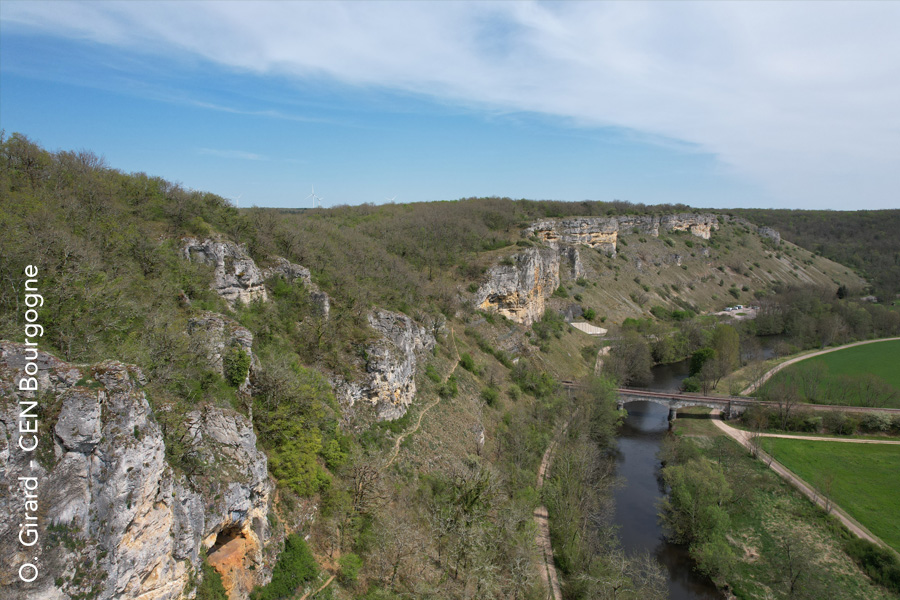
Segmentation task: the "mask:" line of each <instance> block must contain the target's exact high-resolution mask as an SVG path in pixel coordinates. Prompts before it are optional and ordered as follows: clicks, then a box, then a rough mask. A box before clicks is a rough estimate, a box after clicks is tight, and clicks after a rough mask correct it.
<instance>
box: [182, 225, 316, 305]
mask: <svg viewBox="0 0 900 600" xmlns="http://www.w3.org/2000/svg"><path fill="white" fill-rule="evenodd" d="M182 253H183V255H184V258H186V259H187V260H192V261H199V262H202V263H204V264H208V265H212V266H213V267H215V274H214V279H213V289H214V290H215V291H216V293H217V294H219V295H220V296H222V297H223V298H224V299H225V300H227V301H228V303H229V304H231V305H232V306H234V305H235V303H236V302H242V303H244V304H247V303H249V302H253V301H254V300H262V301H266V300H268V297H269V296H268V292H267V291H266V287H265V285H264V282H265V281H266V280H267V279H269V278H271V277H276V276H281V277H284V278H285V280H287V281H288V283H294V282H295V281H297V280H298V279H299V280H300V281H302V282H303V285H304V286H306V287H307V289H309V297H310V299H311V300H312V302H313V304H315V305H316V306H317V307H318V309H319V311H320V312H321V313H322V314H323V315H325V317H328V315H329V313H330V311H331V298H330V297H329V296H328V294H326V293H325V292H323V291H321V290H320V289H319V288H318V286H316V284H314V283H313V282H312V277H311V275H310V272H309V269H307V268H306V267H304V266H302V265H298V264H295V263H292V262H290V261H289V260H287V259H286V258H283V257H281V256H276V257H275V258H274V259H273V264H272V266H270V267H268V268H266V269H260V268H259V267H258V266H257V265H256V262H255V261H254V260H253V259H252V258H250V255H249V254H247V252H246V250H245V249H244V247H243V246H240V245H238V244H235V243H234V242H229V241H219V240H214V239H205V240H197V239H195V238H185V239H184V240H182Z"/></svg>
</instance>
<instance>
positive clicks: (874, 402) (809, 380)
mask: <svg viewBox="0 0 900 600" xmlns="http://www.w3.org/2000/svg"><path fill="white" fill-rule="evenodd" d="M778 386H788V387H791V388H793V389H795V390H796V391H797V392H798V393H799V394H800V396H801V397H802V398H803V399H804V400H805V401H807V402H811V403H816V404H841V405H847V406H877V407H891V408H900V340H891V341H885V342H876V343H872V344H864V345H862V346H854V347H853V348H846V349H844V350H838V351H837V352H830V353H828V354H823V355H821V356H816V357H815V358H810V359H807V360H803V361H800V362H798V363H796V364H793V365H791V366H790V367H787V368H786V369H784V370H782V371H780V372H778V373H777V374H776V375H775V376H773V377H772V379H770V380H769V381H768V382H767V383H766V385H764V386H763V388H762V390H761V391H760V396H765V395H766V394H767V393H771V392H772V391H773V390H774V389H775V388H776V387H778Z"/></svg>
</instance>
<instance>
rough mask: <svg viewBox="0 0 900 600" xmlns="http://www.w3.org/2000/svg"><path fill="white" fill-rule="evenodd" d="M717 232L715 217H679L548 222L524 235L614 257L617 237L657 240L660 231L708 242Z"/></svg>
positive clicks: (598, 218)
mask: <svg viewBox="0 0 900 600" xmlns="http://www.w3.org/2000/svg"><path fill="white" fill-rule="evenodd" d="M718 228H719V221H718V219H717V217H716V215H714V214H711V213H705V214H691V213H681V214H675V215H662V216H659V215H646V216H622V217H573V218H569V219H560V220H554V219H548V220H544V221H538V222H536V223H532V224H531V226H529V227H528V228H526V229H525V233H526V234H527V235H534V236H537V238H538V239H540V240H542V241H544V242H547V243H549V244H551V245H554V244H558V243H565V244H580V245H586V246H590V247H591V248H597V249H599V250H602V251H604V252H606V253H608V254H610V255H615V253H616V242H617V241H618V236H619V234H620V233H625V232H627V233H632V232H637V233H643V234H647V235H651V236H653V237H657V236H659V232H660V230H662V231H664V232H668V231H688V232H690V233H691V235H695V236H697V237H701V238H703V239H705V240H708V239H709V237H710V233H711V232H712V231H713V230H714V229H718Z"/></svg>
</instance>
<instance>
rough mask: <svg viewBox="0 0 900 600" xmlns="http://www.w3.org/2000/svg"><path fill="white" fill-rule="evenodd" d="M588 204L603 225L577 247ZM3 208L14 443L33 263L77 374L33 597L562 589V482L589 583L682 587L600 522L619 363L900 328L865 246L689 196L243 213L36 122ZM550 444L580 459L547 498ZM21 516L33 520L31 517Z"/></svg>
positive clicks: (580, 581)
mask: <svg viewBox="0 0 900 600" xmlns="http://www.w3.org/2000/svg"><path fill="white" fill-rule="evenodd" d="M575 216H577V217H586V218H588V219H587V220H586V221H579V220H577V219H576V220H575V221H574V222H573V223H575V225H572V224H571V223H569V224H566V223H568V222H567V221H566V220H565V219H563V218H564V217H575ZM538 221H540V222H541V226H540V227H535V225H534V224H535V222H538ZM570 225H571V227H572V228H574V229H577V228H580V229H577V235H581V234H582V233H583V234H584V241H583V242H582V241H577V240H576V241H575V242H567V241H565V239H562V238H560V237H557V238H554V236H555V235H557V234H559V232H560V231H562V232H563V234H564V233H565V227H569V226H570ZM576 225H577V228H576ZM776 227H777V226H776ZM0 228H2V230H3V231H4V235H3V236H2V237H0V256H2V261H0V282H2V284H0V339H2V340H5V341H3V345H2V352H0V374H2V375H3V381H2V383H3V386H2V387H0V425H2V426H3V427H4V432H5V436H4V441H6V442H7V443H8V446H7V448H10V449H12V448H14V446H15V444H14V437H15V436H16V435H20V432H17V429H16V425H15V422H16V410H17V409H16V402H17V399H18V398H20V396H19V395H18V394H19V392H18V391H17V390H16V389H15V386H13V378H14V377H16V376H18V375H16V373H17V369H18V368H19V366H20V365H21V364H22V362H23V361H24V360H25V358H24V357H25V355H26V350H25V347H24V345H23V343H22V342H24V335H23V313H24V308H25V307H24V305H23V285H24V279H25V276H24V275H23V274H24V273H25V269H26V266H27V265H34V266H36V267H37V269H38V277H37V280H38V286H39V289H40V293H41V294H42V296H43V299H44V302H43V305H42V306H41V307H40V308H39V316H40V323H41V324H42V325H43V328H44V335H43V336H42V337H41V338H40V346H39V348H40V350H41V356H40V362H41V369H42V377H43V379H42V381H45V382H46V383H47V384H48V385H52V386H54V387H53V388H52V389H50V390H48V391H49V392H50V393H47V394H45V395H43V396H41V397H40V404H41V407H40V411H41V412H40V415H41V416H40V423H41V424H40V427H41V430H40V431H41V438H40V443H41V447H40V450H39V455H40V460H39V461H38V466H36V467H33V468H35V469H38V471H37V472H38V474H39V476H40V477H41V478H42V479H41V480H42V481H47V482H50V483H49V484H48V489H53V490H55V491H54V493H55V494H57V495H56V496H54V497H53V498H54V500H53V501H52V502H51V500H49V499H48V500H47V505H48V506H47V507H46V510H47V511H48V512H47V515H49V516H48V517H47V518H48V519H56V521H54V522H53V523H45V524H43V525H42V526H43V527H44V530H42V535H45V537H46V538H47V539H48V540H50V542H48V543H47V545H46V547H44V549H43V550H42V552H43V553H44V554H43V555H42V560H45V561H47V563H48V564H50V565H52V566H53V569H52V570H50V571H48V572H51V573H53V576H50V575H45V576H43V577H42V578H41V579H39V580H38V581H37V582H36V583H35V586H43V587H27V586H23V585H20V584H18V583H17V584H16V585H17V586H18V587H15V589H14V592H15V593H17V594H20V595H19V596H16V597H23V598H31V597H50V594H53V595H54V597H60V598H100V599H103V600H105V599H107V598H119V597H138V596H139V595H140V594H144V596H143V597H154V598H161V599H169V598H172V599H175V598H180V597H190V596H191V594H196V596H197V597H198V598H204V599H207V598H217V599H221V598H223V597H225V594H228V595H230V597H231V598H232V599H236V598H241V599H243V598H257V599H260V600H263V599H264V600H275V599H280V598H294V597H300V596H301V595H302V594H303V593H305V592H311V591H313V590H314V589H318V588H319V587H321V586H328V587H326V588H325V590H324V591H323V592H321V593H320V594H321V595H316V596H315V597H317V598H319V597H326V598H327V597H334V598H366V599H369V600H376V599H379V600H393V599H399V598H509V599H522V598H541V597H544V593H545V592H544V584H543V583H542V582H541V579H540V575H539V569H538V567H537V565H539V564H540V562H541V557H540V553H539V551H538V548H537V546H536V544H535V533H536V530H535V524H534V518H533V511H534V510H535V509H536V508H537V507H538V506H540V505H541V503H542V502H543V503H545V504H546V505H547V506H548V508H549V509H550V511H551V516H554V515H555V523H554V525H553V528H552V529H551V533H552V535H553V536H554V543H558V544H559V545H558V546H557V547H558V548H559V550H558V555H557V558H556V560H557V562H558V563H559V566H560V568H561V569H562V572H563V574H564V576H565V581H564V583H563V589H564V593H565V597H566V598H597V597H603V596H602V595H603V594H607V593H608V592H609V591H610V590H609V589H608V588H609V585H608V582H609V581H615V582H616V583H615V586H616V587H615V593H616V594H617V597H619V598H623V597H630V598H644V599H647V600H650V599H652V598H656V597H663V595H664V593H665V592H664V590H662V589H661V588H660V586H659V578H658V577H657V574H658V573H657V570H658V566H656V563H655V562H654V561H653V560H651V559H650V558H649V557H634V556H626V555H625V554H624V553H623V552H621V550H620V549H619V548H618V547H617V542H616V538H615V535H614V528H613V523H611V522H609V521H608V520H607V521H605V522H604V523H605V525H604V527H603V528H601V529H596V528H595V526H596V524H597V523H598V522H600V520H601V516H602V515H601V513H602V512H603V510H602V507H604V506H607V505H608V501H609V494H610V493H611V489H612V487H611V486H612V485H613V482H614V477H612V476H611V475H610V471H609V469H611V468H612V467H611V466H610V465H611V464H612V462H611V458H610V457H611V456H612V455H613V454H614V446H615V441H614V438H615V430H616V426H617V423H618V422H619V420H620V418H621V414H620V413H619V412H618V411H616V409H615V402H614V389H615V385H617V384H620V383H625V382H628V381H630V380H632V379H635V380H636V378H639V377H642V376H645V375H646V373H647V372H648V371H649V367H650V365H651V364H652V363H653V362H671V361H675V360H680V359H683V358H686V357H688V356H691V355H692V354H695V353H697V352H698V351H701V352H703V353H704V356H706V357H707V359H710V363H709V364H710V365H713V364H715V365H717V366H716V369H719V370H717V371H712V370H710V369H707V372H703V373H700V379H701V380H704V379H703V378H704V377H706V374H709V377H711V378H715V379H716V381H718V379H720V378H721V377H722V376H723V375H724V374H725V372H726V371H728V372H730V371H731V370H733V369H734V368H736V367H737V366H738V363H741V362H747V361H750V360H753V359H754V358H755V357H754V356H753V354H754V349H757V350H758V344H757V345H756V346H754V342H752V341H750V342H748V341H747V340H753V339H755V334H756V333H766V334H782V333H783V334H786V336H787V338H788V340H789V342H790V343H794V344H797V345H798V346H803V347H806V346H813V345H819V344H821V345H825V344H827V343H832V342H834V341H838V340H840V341H843V340H849V339H860V338H866V337H872V336H875V335H885V334H890V333H892V332H893V333H896V331H897V330H898V329H900V318H898V317H897V313H896V312H895V311H891V310H890V309H889V308H887V307H885V306H881V305H878V306H871V305H869V304H868V303H859V302H857V301H856V298H853V296H854V295H855V294H856V293H857V292H859V291H860V290H862V289H863V287H864V286H865V283H866V282H865V281H864V280H862V279H860V278H859V277H858V276H856V275H855V274H854V273H852V272H851V271H850V270H849V269H848V268H846V267H844V266H843V265H841V264H837V263H835V262H832V261H830V260H828V259H826V258H823V257H821V256H815V255H814V254H813V253H811V252H809V251H808V250H805V249H803V248H801V247H799V246H797V245H794V244H791V243H784V242H781V241H779V240H778V239H777V235H775V233H773V232H768V231H765V230H760V229H758V228H755V227H753V226H752V225H751V224H750V223H747V222H745V221H742V220H739V219H733V218H730V217H728V216H727V215H726V214H724V213H711V212H700V211H696V210H693V209H691V208H689V207H686V206H681V205H677V206H652V207H648V206H642V205H633V204H628V203H620V202H610V203H605V202H585V203H577V204H572V203H562V202H533V201H527V200H518V201H514V200H511V199H508V198H481V199H475V198H472V199H464V200H459V201H452V202H435V203H417V204H405V205H393V204H389V205H382V206H373V205H362V206H342V207H336V208H332V209H317V210H278V209H263V208H251V209H244V210H238V209H236V208H235V207H234V206H232V205H231V204H230V203H229V202H228V201H227V200H226V199H223V198H221V197H219V196H216V195H214V194H209V193H204V192H198V191H194V190H186V189H183V188H182V187H180V186H178V185H175V184H172V183H170V182H167V181H165V180H164V179H162V178H160V177H154V176H149V175H146V174H143V173H133V174H125V173H122V172H120V171H117V170H115V169H113V168H110V167H109V166H107V165H106V164H105V163H104V161H103V160H102V159H100V158H98V157H97V156H96V155H94V154H92V153H91V152H89V151H76V152H69V151H59V152H48V151H46V150H44V149H42V148H40V147H39V146H37V145H36V144H34V143H32V142H31V141H29V140H28V139H27V138H26V137H25V136H22V135H19V134H13V135H12V136H10V137H8V138H7V137H2V138H0ZM554 228H556V229H554ZM557 229H558V230H559V231H557ZM563 234H559V235H560V236H562V235H563ZM565 235H570V234H565ZM571 235H575V234H571ZM573 239H574V238H573ZM577 239H578V240H580V239H581V238H577ZM560 240H562V241H560ZM838 290H842V295H844V296H848V297H846V298H838V297H837V291H838ZM738 303H740V304H742V305H744V306H747V305H750V304H759V305H760V306H761V311H762V316H763V319H762V320H761V323H763V324H764V325H765V328H764V331H761V332H757V331H756V329H755V326H754V325H752V323H754V322H753V321H749V322H744V324H743V325H742V324H741V322H739V321H738V320H732V317H730V316H725V317H722V316H717V315H715V314H712V313H714V312H715V311H720V310H722V309H724V308H725V307H726V306H729V305H734V304H738ZM792 303H793V304H796V305H798V306H794V307H793V308H792V307H791V304H792ZM801 304H802V306H800V305H801ZM734 315H735V316H736V315H737V313H734ZM572 320H577V321H582V322H586V323H590V324H593V325H594V326H595V327H602V328H605V329H609V332H608V333H609V336H608V337H609V338H611V341H610V342H609V343H608V342H607V341H604V340H601V339H599V338H597V337H592V336H589V335H587V334H586V333H583V332H582V331H579V330H576V329H575V328H573V327H571V326H570V325H569V323H568V322H569V321H572ZM747 323H750V324H747ZM607 345H611V349H608V348H607V349H603V347H604V346H607ZM607 351H609V352H610V354H609V357H608V358H606V359H605V360H606V363H607V364H606V367H605V370H604V371H603V372H602V377H597V376H596V370H597V369H598V367H599V364H600V363H602V362H603V358H604V356H605V354H603V353H605V352H607ZM598 358H599V359H601V360H600V361H598ZM720 367H721V368H720ZM576 378H577V379H580V380H581V381H582V383H583V384H584V387H582V388H580V389H579V391H571V390H570V391H566V390H565V389H564V388H563V387H562V386H561V384H560V381H561V380H563V379H576ZM704 381H705V380H704ZM704 385H705V384H704ZM134 414H138V416H139V417H140V418H135V417H134ZM573 415H576V418H575V419H573V418H572V417H573ZM569 421H571V422H572V423H573V424H572V426H571V427H570V428H569V429H568V430H567V431H568V433H567V434H566V436H562V433H561V432H562V431H563V424H564V423H565V422H569ZM554 436H557V437H560V436H562V437H565V440H563V442H564V443H562V444H561V446H560V447H561V450H560V452H561V454H562V455H563V456H564V457H566V465H567V468H568V470H563V471H559V472H555V473H553V475H552V477H551V478H550V479H548V488H547V491H546V492H543V493H542V494H541V493H538V491H537V490H536V485H537V484H536V481H537V473H538V467H539V465H540V462H541V458H542V456H543V455H544V453H545V451H546V449H547V447H548V444H549V443H550V441H551V440H552V439H553V438H554ZM0 456H2V457H3V460H4V461H6V463H4V468H6V470H7V471H8V472H10V473H13V472H16V473H18V472H23V471H22V470H23V469H26V468H29V467H28V466H27V465H28V462H27V460H26V459H25V458H23V457H22V456H21V455H20V454H16V453H15V452H6V453H0ZM74 464H77V465H82V467H79V468H83V469H84V473H83V474H82V473H81V471H78V470H77V469H76V468H75V467H73V466H72V465H74ZM86 465H93V466H91V467H90V469H94V470H90V469H88V467H87V466H86ZM97 465H101V466H102V467H103V468H109V471H108V472H106V471H104V472H103V476H102V478H101V477H100V475H97V473H98V472H99V471H97V469H100V468H101V467H100V466H97ZM140 465H143V468H135V467H136V466H138V467H139V466H140ZM129 467H130V468H129ZM148 474H149V475H148ZM151 475H152V476H151ZM92 477H93V478H95V479H91V478H92ZM84 481H90V482H91V483H90V485H88V484H84V483H83V482H84ZM84 486H87V487H84ZM91 486H93V487H91ZM60 490H61V491H60ZM104 490H117V491H116V494H115V495H114V497H111V498H107V497H106V496H104V495H103V494H106V493H107V492H105V491H104ZM588 493H589V494H592V496H591V497H590V499H589V501H582V499H583V498H584V496H585V494H588ZM48 498H49V496H48ZM70 503H71V506H75V505H77V507H76V508H77V510H76V508H71V506H70ZM79 503H81V504H79ZM0 508H2V509H3V510H4V511H5V512H2V513H0V525H2V526H3V527H5V528H6V529H4V531H7V532H8V531H10V530H11V529H10V528H12V527H15V526H16V524H17V523H18V521H17V520H16V519H19V518H21V517H20V516H19V513H20V512H21V507H16V506H13V505H11V504H4V505H2V507H0ZM17 511H19V512H17ZM73 515H74V516H73ZM607 516H608V515H607ZM604 518H605V517H604ZM154 536H155V537H154ZM7 538H8V539H7ZM151 538H152V539H151ZM12 539H13V536H12V535H7V536H5V537H2V536H0V552H6V551H9V552H13V551H14V549H13V548H12V546H10V545H11V544H13V542H12V541H11V540H12ZM148 539H149V540H150V541H148ZM135 540H136V541H135ZM51 542H52V543H51ZM723 543H725V542H723ZM2 544H7V546H3V545H2ZM129 553H131V554H129ZM117 569H118V570H117ZM110 573H111V575H109V574H110ZM3 577H7V578H9V577H11V576H10V575H9V573H6V572H5V571H4V572H3ZM722 577H723V579H722V581H725V579H724V575H723V576H722ZM852 577H855V578H858V579H860V580H862V579H863V578H864V575H862V574H861V572H856V571H854V573H853V574H852ZM5 581H7V579H4V582H5ZM8 581H12V579H8ZM854 581H855V580H854ZM861 585H862V584H861ZM865 585H868V584H865ZM860 589H863V590H865V589H866V588H865V587H863V588H860ZM35 590H37V591H35ZM125 590H127V592H126V591H125ZM29 594H31V595H29ZM41 594H44V595H43V596H41Z"/></svg>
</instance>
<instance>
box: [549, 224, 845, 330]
mask: <svg viewBox="0 0 900 600" xmlns="http://www.w3.org/2000/svg"><path fill="white" fill-rule="evenodd" d="M641 239H643V240H644V241H643V242H642V241H641ZM666 240H669V241H670V242H671V245H670V244H669V243H667V242H666ZM622 241H624V243H622ZM704 247H707V248H708V250H709V256H703V254H702V250H703V248H704ZM618 251H619V256H618V257H617V258H609V257H607V256H605V255H604V254H601V253H599V252H597V251H594V250H591V249H590V248H587V247H583V246H582V247H581V256H582V263H583V264H584V267H585V271H586V275H585V279H586V280H587V281H588V282H589V285H587V286H579V285H576V284H575V282H574V281H572V280H571V279H570V278H567V277H565V276H564V277H562V282H563V285H565V286H566V287H568V288H569V290H570V292H569V296H570V297H569V298H567V299H559V298H553V299H551V300H550V301H549V305H550V306H553V307H554V308H561V307H563V306H565V305H567V304H570V303H572V302H575V300H574V299H573V298H572V295H573V294H575V293H578V294H580V295H581V296H582V299H583V300H582V302H581V304H582V305H583V306H584V307H585V308H594V309H595V310H596V311H597V316H598V321H599V317H602V316H606V317H607V318H608V320H607V322H606V323H604V324H601V323H599V322H598V324H599V325H602V326H604V327H605V326H607V324H613V323H621V322H622V321H623V320H624V319H625V318H627V317H642V316H649V315H650V308H651V307H652V306H654V305H660V306H664V307H666V308H669V309H676V308H681V307H683V306H684V305H689V306H692V307H693V308H694V309H696V311H697V312H701V311H717V310H721V309H723V308H725V307H726V306H730V305H733V304H751V303H753V302H754V301H755V299H754V296H753V292H755V291H758V290H759V291H766V290H768V289H769V288H770V287H771V286H772V285H773V284H774V283H775V282H779V281H780V282H784V283H786V284H789V285H790V284H791V283H795V284H801V283H806V284H814V285H821V286H825V287H829V288H831V287H834V288H835V289H837V286H838V285H839V284H846V285H848V286H858V285H861V284H862V280H861V279H860V278H859V277H858V276H857V275H856V274H854V273H853V272H851V271H850V270H849V269H847V268H846V267H844V266H843V265H839V264H837V263H834V262H832V261H830V260H828V259H826V258H823V257H821V256H815V255H813V254H812V253H810V252H808V251H806V250H804V249H802V248H800V247H798V246H794V245H793V244H790V243H783V244H782V246H781V247H780V248H778V249H773V248H771V247H769V246H767V245H765V244H764V243H763V242H762V240H761V239H760V238H759V237H757V236H756V235H751V234H747V233H746V231H745V230H744V229H743V228H742V227H739V226H736V225H734V224H730V223H729V224H725V225H722V226H721V227H720V229H719V230H718V231H716V232H713V234H712V238H711V239H710V240H708V241H705V240H702V239H700V238H697V237H694V236H691V235H689V234H686V233H678V234H668V235H667V234H661V235H660V237H659V238H653V237H650V236H640V235H637V234H632V233H625V234H623V235H622V236H621V237H620V243H619V246H618ZM676 254H677V255H679V256H681V261H682V266H678V265H676V264H674V263H672V262H671V261H672V260H673V258H672V257H673V255H676ZM656 263H659V264H656ZM757 265H759V266H757ZM719 267H721V269H720V268H719ZM635 278H637V279H638V280H639V283H638V282H637V281H635ZM719 281H722V283H723V285H721V286H720V285H719ZM644 286H646V288H648V289H649V290H647V289H645V287H644ZM732 286H735V287H736V288H737V289H738V290H739V297H738V298H734V297H733V296H732V295H731V294H730V293H729V292H728V290H729V289H731V288H732ZM745 286H746V287H747V288H748V291H743V290H742V288H743V287H745ZM632 294H634V295H637V296H639V295H641V294H646V296H647V299H646V303H645V304H644V306H643V307H641V306H640V305H638V304H637V303H636V302H635V301H634V300H633V299H632ZM679 304H681V306H679Z"/></svg>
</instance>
